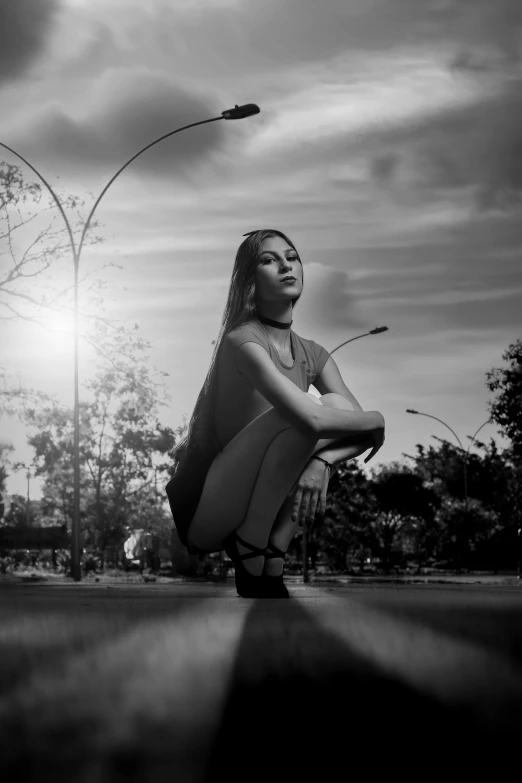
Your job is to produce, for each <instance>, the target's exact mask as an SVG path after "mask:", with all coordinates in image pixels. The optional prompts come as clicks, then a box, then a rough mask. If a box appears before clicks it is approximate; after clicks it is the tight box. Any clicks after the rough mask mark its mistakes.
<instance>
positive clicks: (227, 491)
mask: <svg viewBox="0 0 522 783" xmlns="http://www.w3.org/2000/svg"><path fill="white" fill-rule="evenodd" d="M335 442H337V441H336V439H330V440H325V439H321V440H319V441H318V440H316V439H315V437H314V436H313V435H305V434H303V433H300V432H298V431H297V430H296V429H295V428H294V427H292V426H291V425H290V424H289V423H288V422H287V421H285V420H284V419H283V418H282V417H281V416H280V414H278V413H277V412H276V411H275V409H274V408H270V409H269V410H268V411H266V412H265V413H263V414H261V416H258V417H257V419H255V420H254V421H252V422H250V424H248V425H247V426H246V427H245V428H244V429H243V430H242V431H241V432H240V433H238V434H237V435H236V437H235V438H233V440H232V441H231V442H230V443H229V444H228V445H227V446H226V448H225V449H224V450H223V452H221V454H219V455H218V456H217V457H216V459H215V460H214V462H213V463H212V465H211V468H210V470H209V472H208V475H207V479H206V481H205V486H204V489H203V493H202V496H201V499H200V502H199V504H198V508H197V510H196V514H195V515H194V519H193V521H192V523H191V525H190V529H189V532H188V537H189V540H190V541H191V542H192V543H193V544H195V545H196V546H198V547H200V548H202V549H204V550H206V551H208V552H215V551H219V550H220V549H222V548H223V541H224V539H225V538H226V537H227V536H228V535H229V534H230V533H231V532H232V531H233V530H235V529H237V531H238V533H239V535H240V536H241V537H242V538H244V539H245V540H246V541H248V542H249V543H252V544H253V545H254V546H258V547H260V548H264V547H265V546H266V544H267V542H268V536H269V534H270V532H271V530H272V527H273V525H274V521H275V519H276V517H277V515H278V511H279V509H280V508H281V506H282V504H283V501H284V500H285V497H286V495H287V494H288V493H289V492H290V490H291V488H292V486H293V485H294V483H295V482H296V481H297V478H298V477H299V475H300V473H301V471H302V470H303V467H304V466H305V465H306V463H307V462H308V459H309V458H310V456H311V455H312V454H313V453H314V451H316V450H318V449H321V448H324V447H325V446H327V445H329V444H332V443H335ZM240 551H245V552H246V551H248V550H246V549H243V548H241V550H240ZM244 565H245V567H246V568H247V570H250V571H251V573H254V574H259V573H261V571H262V569H263V566H264V557H258V558H251V559H249V560H246V561H244Z"/></svg>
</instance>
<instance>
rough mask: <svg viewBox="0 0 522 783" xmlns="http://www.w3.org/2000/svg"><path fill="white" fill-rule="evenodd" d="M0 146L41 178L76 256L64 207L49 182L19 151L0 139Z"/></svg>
mask: <svg viewBox="0 0 522 783" xmlns="http://www.w3.org/2000/svg"><path fill="white" fill-rule="evenodd" d="M0 147H4V149H6V150H9V152H11V153H12V154H13V155H16V157H17V158H19V159H20V160H21V161H23V162H24V163H25V165H26V166H29V168H30V169H31V171H34V173H35V174H36V176H37V177H39V179H41V180H42V182H43V184H44V185H45V187H46V188H47V190H48V191H49V193H50V194H51V196H52V198H53V201H54V203H55V204H56V206H57V207H58V209H59V210H60V212H61V215H62V217H63V219H64V222H65V225H66V226H67V233H68V234H69V242H70V243H71V248H72V251H73V255H74V256H76V247H75V244H74V237H73V232H72V228H71V224H70V223H69V220H68V219H67V215H66V214H65V211H64V209H63V207H62V204H61V202H60V199H59V198H58V196H57V195H56V193H55V192H54V190H53V189H52V187H51V186H50V185H49V183H48V182H47V180H46V179H45V177H44V176H43V174H40V172H39V171H38V169H35V167H34V166H33V165H32V164H31V163H29V161H28V160H26V159H25V158H24V157H23V156H22V155H20V153H19V152H16V151H15V150H14V149H12V148H11V147H8V146H7V144H3V143H2V142H1V141H0Z"/></svg>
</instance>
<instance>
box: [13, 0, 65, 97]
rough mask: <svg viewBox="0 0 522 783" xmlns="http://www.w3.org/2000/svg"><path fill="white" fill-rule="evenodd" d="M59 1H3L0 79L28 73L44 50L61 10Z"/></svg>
mask: <svg viewBox="0 0 522 783" xmlns="http://www.w3.org/2000/svg"><path fill="white" fill-rule="evenodd" d="M57 7H58V1H57V0H2V2H1V3H0V81H2V82H3V81H6V80H8V79H13V78H16V77H19V76H21V75H22V74H24V73H25V72H26V71H27V69H28V68H29V66H30V65H32V63H33V61H34V60H35V58H36V57H37V56H38V55H39V54H40V53H41V51H42V49H43V47H44V45H45V42H46V39H47V34H48V32H49V30H50V28H51V25H52V22H53V19H54V17H55V13H56V11H57Z"/></svg>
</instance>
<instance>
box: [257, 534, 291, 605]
mask: <svg viewBox="0 0 522 783" xmlns="http://www.w3.org/2000/svg"><path fill="white" fill-rule="evenodd" d="M266 548H267V550H268V549H271V550H272V551H271V552H268V551H266V552H265V560H269V559H270V558H272V559H273V558H274V557H281V558H282V559H283V561H284V557H285V552H282V551H281V550H280V549H278V548H277V547H276V546H274V544H272V543H271V542H270V541H269V542H268V544H267V547H266ZM263 580H264V583H265V585H266V592H265V598H290V594H289V592H288V590H287V589H286V585H285V583H284V582H283V574H282V573H281V574H279V576H269V574H263Z"/></svg>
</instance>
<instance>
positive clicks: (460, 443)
mask: <svg viewBox="0 0 522 783" xmlns="http://www.w3.org/2000/svg"><path fill="white" fill-rule="evenodd" d="M411 412H412V413H413V412H414V411H411ZM415 413H416V414H417V415H418V416H428V417H429V418H430V419H435V421H439V422H440V423H441V424H444V426H445V427H447V428H448V429H449V431H450V432H452V433H453V434H454V435H455V437H456V439H457V440H458V443H459V446H460V448H461V449H462V451H464V450H465V449H464V446H463V445H462V442H461V440H460V438H459V436H458V435H457V433H456V432H455V430H454V429H452V428H451V427H450V425H449V424H446V422H445V421H442V419H438V418H437V417H436V416H432V415H431V413H421V411H415Z"/></svg>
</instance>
